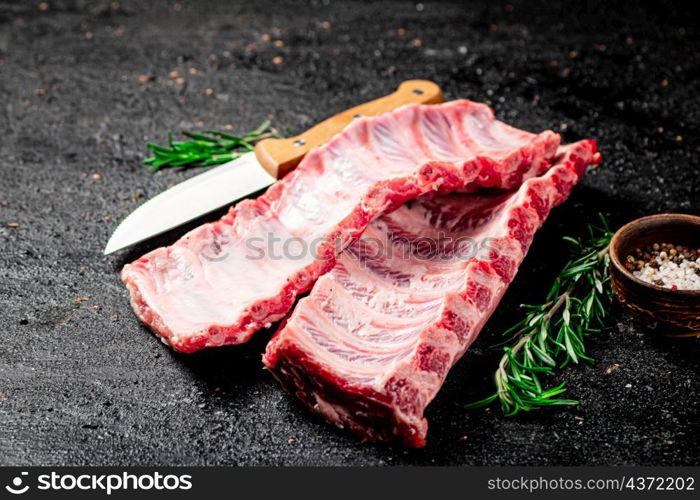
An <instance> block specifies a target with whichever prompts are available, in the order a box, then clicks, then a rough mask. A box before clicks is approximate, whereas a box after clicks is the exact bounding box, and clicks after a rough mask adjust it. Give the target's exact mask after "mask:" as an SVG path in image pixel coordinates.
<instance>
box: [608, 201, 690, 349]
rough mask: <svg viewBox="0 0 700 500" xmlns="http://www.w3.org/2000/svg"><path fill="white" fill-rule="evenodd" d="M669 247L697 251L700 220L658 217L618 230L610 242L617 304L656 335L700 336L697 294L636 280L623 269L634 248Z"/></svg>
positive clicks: (671, 215) (645, 218)
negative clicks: (683, 247)
mask: <svg viewBox="0 0 700 500" xmlns="http://www.w3.org/2000/svg"><path fill="white" fill-rule="evenodd" d="M653 243H670V244H673V245H687V246H689V247H690V248H700V217H696V216H694V215H684V214H659V215H651V216H649V217H642V218H641V219H637V220H634V221H632V222H630V223H629V224H626V225H625V226H623V227H621V228H620V229H619V230H618V231H617V232H616V233H615V235H614V236H613V238H612V241H611V242H610V277H611V281H612V287H613V290H614V292H615V295H616V296H617V299H618V301H619V302H620V304H621V305H622V306H623V308H625V309H626V310H627V311H629V312H630V313H632V315H633V316H635V317H636V318H637V319H638V320H639V321H640V322H641V323H642V324H643V325H644V326H646V327H647V328H649V329H650V330H653V331H655V332H657V333H661V334H666V335H677V336H700V290H671V289H669V288H664V287H661V286H658V285H653V284H651V283H647V282H645V281H642V280H641V279H639V278H637V277H635V276H634V275H633V274H632V273H631V272H629V271H628V270H627V269H625V267H624V262H625V259H626V257H627V256H628V255H629V254H631V253H632V252H633V251H634V250H635V249H637V248H643V247H644V246H646V245H648V244H653Z"/></svg>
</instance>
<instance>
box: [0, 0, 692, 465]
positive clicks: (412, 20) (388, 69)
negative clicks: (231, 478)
mask: <svg viewBox="0 0 700 500" xmlns="http://www.w3.org/2000/svg"><path fill="white" fill-rule="evenodd" d="M549 4H550V2H542V3H540V2H516V1H514V2H512V3H511V4H506V3H499V2H472V3H471V4H470V5H469V6H462V5H461V4H459V3H440V4H438V3H432V2H424V3H423V4H416V3H414V2H403V1H401V2H400V1H389V2H352V3H351V2H337V1H334V0H333V1H325V2H322V1H316V2H308V3H296V2H295V3H291V2H273V1H256V2H238V3H235V2H208V1H207V2H205V1H199V2H184V1H183V2H179V3H176V2H174V1H168V2H161V1H148V2H140V1H121V0H120V1H118V2H105V1H98V2H88V1H87V0H85V1H80V0H73V1H52V0H48V2H47V3H46V4H40V3H39V2H38V1H37V2H33V1H29V2H0V201H2V206H0V250H1V251H0V462H1V463H3V464H125V465H126V464H295V465H298V464H340V465H347V464H369V465H376V464H542V465H547V464H697V463H698V450H699V449H700V441H699V438H698V436H699V433H698V430H699V429H698V423H697V422H698V419H699V418H700V412H699V411H698V397H699V394H698V393H699V389H700V384H699V383H698V370H699V368H698V360H699V358H698V356H699V354H700V347H699V344H698V341H696V340H689V341H679V340H673V341H672V340H668V339H662V338H655V337H653V336H651V335H648V334H645V333H643V331H642V330H640V329H639V327H638V325H635V324H634V323H632V322H631V321H630V320H629V318H627V317H625V316H624V315H622V314H621V313H620V312H617V311H616V312H615V315H614V321H613V324H612V326H611V328H610V329H609V330H607V331H605V332H603V333H601V334H600V335H597V336H596V337H594V338H591V339H590V353H591V355H592V356H593V357H594V358H595V359H596V360H597V361H596V363H595V364H593V365H582V366H577V367H573V368H571V369H568V370H567V371H566V372H565V377H566V379H567V380H568V381H569V385H570V393H571V396H572V397H575V398H578V399H580V400H581V405H580V406H579V407H576V408H571V409H563V410H559V411H552V412H549V411H547V412H540V413H534V414H530V415H526V416H523V417H518V418H513V419H507V418H503V417H502V416H501V415H500V413H499V412H498V411H495V410H491V411H472V412H468V411H465V410H463V409H462V407H461V405H462V404H463V403H465V402H468V401H472V400H474V399H475V398H477V397H480V396H482V395H484V394H485V393H486V391H487V390H490V389H491V378H490V375H491V373H492V371H493V368H494V365H495V363H496V357H497V354H496V353H494V352H492V351H489V350H487V349H486V347H488V346H489V345H490V344H492V343H493V341H494V340H495V338H496V335H497V334H498V332H499V330H501V329H502V328H503V327H504V326H506V325H509V324H510V323H511V322H513V320H515V319H516V318H517V317H518V311H517V304H519V303H520V302H522V301H523V300H527V301H534V300H537V299H538V298H539V297H541V296H542V294H543V292H544V291H545V288H546V286H547V284H548V283H549V282H550V280H551V278H552V277H553V276H554V275H555V274H556V272H557V270H558V268H559V267H560V266H561V265H562V264H563V263H564V261H565V258H566V257H565V249H564V247H562V246H561V244H560V243H559V241H560V239H559V238H560V236H561V235H563V234H573V235H576V234H581V233H582V232H583V228H584V225H585V223H586V222H588V221H592V220H594V218H595V214H596V213H597V212H598V211H602V212H604V213H606V214H608V216H609V218H610V220H611V222H612V224H613V225H615V226H619V225H620V224H621V223H623V222H625V221H627V220H629V219H631V218H634V217H636V216H641V215H645V214H652V213H657V212H663V211H679V212H687V213H696V214H697V213H699V212H700V203H699V202H698V199H699V196H700V183H699V182H698V168H697V165H698V157H699V156H700V151H699V147H700V142H699V140H698V137H699V136H698V131H699V124H700V101H699V100H698V91H699V90H700V89H699V84H698V82H699V81H700V71H699V70H700V66H699V65H698V54H699V53H700V43H699V38H698V26H697V24H696V22H697V17H696V16H694V15H692V13H691V12H690V11H684V10H683V9H682V8H681V7H679V6H678V5H677V4H675V3H673V2H668V3H658V4H653V5H652V6H651V7H649V8H648V9H647V10H639V9H640V8H639V7H634V6H632V4H629V5H628V4H621V5H624V7H623V8H620V9H618V10H615V9H614V6H613V4H614V2H601V3H592V2H575V3H574V2H565V3H564V2H562V4H561V5H559V6H556V5H549ZM44 7H46V8H44ZM268 36H269V40H268ZM277 40H279V41H281V43H275V42H276V41H277ZM275 57H281V58H282V62H281V63H280V64H276V63H275V62H274V61H275V59H274V58H275ZM173 72H177V75H178V76H174V74H173ZM141 75H143V76H141ZM179 77H181V78H182V79H183V80H177V78H179ZM416 77H421V78H430V79H434V80H436V81H437V82H439V83H440V84H441V85H442V86H443V88H444V89H445V91H446V95H447V97H448V98H456V97H467V98H471V99H474V100H479V101H486V102H489V103H491V104H492V105H493V106H494V107H495V109H496V111H497V114H498V116H499V117H500V118H501V119H504V120H506V121H508V122H511V123H513V124H515V125H517V126H520V127H523V128H527V129H530V130H541V129H545V128H552V129H553V130H555V131H559V132H561V133H562V134H563V136H564V138H565V139H566V140H569V141H571V140H575V139H579V138H584V137H593V138H596V139H597V140H598V141H599V143H600V148H601V150H602V152H603V154H604V157H605V160H604V163H603V165H602V166H601V167H600V168H599V169H598V170H596V171H593V172H590V173H589V174H587V176H586V178H585V179H584V181H583V182H582V184H581V185H580V186H579V187H578V188H577V189H576V190H575V192H574V194H573V196H572V197H571V199H570V200H569V201H568V203H567V204H566V205H565V206H563V207H561V208H559V209H557V210H555V211H554V213H553V214H552V216H551V217H550V220H549V222H548V223H547V224H546V226H545V228H544V229H543V230H542V231H541V234H540V235H539V236H538V238H537V241H536V243H535V245H534V247H533V248H532V251H531V253H530V255H529V256H528V258H527V260H526V261H525V263H524V265H523V267H522V269H521V272H520V274H519V275H518V277H517V279H516V281H515V283H514V284H513V286H512V288H511V290H510V291H509V293H508V295H507V297H506V298H505V300H503V302H502V303H501V305H500V307H499V308H498V311H497V312H496V314H495V315H494V317H493V319H492V320H491V321H490V322H489V324H488V326H487V328H486V329H485V331H484V332H483V333H482V335H481V337H480V339H479V340H478V341H477V343H476V344H475V346H474V347H473V348H472V349H471V350H470V351H469V352H468V353H467V354H466V356H465V357H464V358H463V359H462V361H461V362H460V363H459V364H458V365H457V366H456V367H455V368H454V370H453V371H452V373H451V374H450V376H449V378H448V381H447V383H446V384H445V387H444V388H443V390H442V391H441V392H440V394H439V395H438V397H437V398H436V400H435V401H434V403H433V404H431V406H430V407H429V409H428V412H427V417H428V419H429V420H430V425H431V427H430V432H429V443H428V445H427V446H426V447H425V448H424V449H420V450H408V449H404V448H402V447H399V446H392V445H366V444H360V443H358V442H357V441H356V440H355V438H354V437H352V436H349V435H346V434H344V433H342V432H339V431H336V430H334V429H332V428H330V427H329V426H327V425H325V424H324V423H323V422H321V421H320V420H319V419H317V418H315V417H312V416H310V415H309V414H308V413H307V412H306V411H305V410H304V408H302V407H301V406H300V405H299V404H297V402H296V401H295V400H294V399H293V398H291V397H289V396H287V395H286V394H284V393H283V392H282V390H281V389H280V387H278V385H277V383H276V382H275V381H274V380H273V379H272V378H271V377H270V376H269V375H268V374H267V373H266V372H265V371H263V370H262V368H261V363H260V354H261V352H262V350H263V349H264V345H265V341H266V338H267V336H268V335H269V333H265V332H263V333H260V334H259V335H258V336H257V337H256V339H255V340H254V341H253V342H251V343H250V344H248V345H245V346H242V347H235V348H222V349H216V350H210V351H208V352H202V353H199V354H196V355H190V356H184V355H176V354H173V353H172V352H171V351H170V350H168V349H167V348H166V347H165V346H163V345H162V344H161V343H160V342H158V341H157V340H156V339H155V338H154V337H153V336H152V335H151V334H150V333H148V331H147V330H146V329H145V328H144V327H143V326H141V325H140V324H139V323H138V321H137V320H136V318H135V317H134V315H133V314H132V313H131V310H130V308H129V305H128V300H127V293H126V290H125V288H124V287H123V286H122V284H121V283H120V281H119V278H118V271H119V269H120V268H121V266H122V265H123V264H124V263H126V262H128V261H130V260H131V259H134V258H136V257H138V256H139V255H141V254H142V253H144V252H145V251H147V250H149V249H151V248H153V247H155V246H156V245H161V244H165V243H168V242H171V241H173V240H174V239H175V238H176V237H177V236H178V235H179V234H182V232H183V231H184V229H183V230H180V231H177V232H174V233H171V234H169V235H166V236H164V237H162V238H160V239H158V240H156V241H152V242H149V243H148V244H144V245H141V246H139V247H138V248H135V249H132V250H130V251H126V252H123V253H120V254H117V255H116V256H110V257H103V256H102V255H101V249H102V248H103V246H104V243H105V242H106V240H107V238H108V236H109V234H110V233H111V231H112V230H113V229H114V227H115V226H116V224H117V222H118V221H119V220H121V219H122V218H123V217H125V216H126V215H127V214H128V213H129V212H130V211H132V210H133V209H134V208H136V207H137V206H138V204H139V203H140V201H141V200H143V199H145V198H148V197H151V196H153V195H155V194H157V193H158V192H160V191H162V190H164V189H165V188H166V187H168V186H169V185H171V184H173V183H176V182H178V181H181V180H183V179H186V178H188V177H189V176H191V175H194V174H196V173H197V172H195V171H178V170H164V171H162V172H158V173H156V174H152V173H149V172H148V171H147V170H146V169H145V168H144V166H143V165H142V164H141V161H142V160H143V158H144V157H145V155H146V153H147V152H146V150H145V148H144V145H145V143H146V141H160V142H162V141H163V140H164V139H165V137H166V132H167V131H169V130H179V129H183V128H188V129H192V128H194V129H197V128H205V127H207V128H223V127H225V126H226V125H227V124H232V125H233V127H234V130H235V131H244V130H248V129H250V128H251V127H253V126H255V125H257V124H258V123H259V122H260V121H261V120H262V119H264V118H271V119H272V120H273V121H274V123H275V124H276V125H277V126H278V127H279V128H282V129H284V128H287V127H288V128H290V129H293V130H301V129H303V128H304V127H307V126H309V125H311V124H313V123H314V122H316V121H317V120H320V119H321V118H324V117H325V116H327V115H330V114H332V113H334V112H337V111H340V110H342V109H344V108H346V107H348V106H350V105H353V104H357V103H359V102H362V101H364V100H367V99H369V98H373V97H376V96H379V95H383V94H385V93H388V92H390V91H391V90H393V89H394V88H395V87H396V85H397V84H398V83H399V82H400V81H401V80H403V79H408V78H416ZM207 89H211V91H207ZM134 195H136V196H138V195H141V196H143V198H142V199H141V200H134V199H133V198H134ZM10 223H18V224H19V227H10ZM83 297H84V298H85V299H84V300H83V299H80V301H77V299H78V298H83ZM614 364H619V368H616V369H614V370H612V372H611V373H607V369H608V368H609V367H611V366H613V365H614Z"/></svg>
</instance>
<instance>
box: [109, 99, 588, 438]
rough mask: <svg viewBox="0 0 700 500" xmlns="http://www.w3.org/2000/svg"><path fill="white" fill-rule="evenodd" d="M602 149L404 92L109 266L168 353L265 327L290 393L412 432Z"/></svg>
mask: <svg viewBox="0 0 700 500" xmlns="http://www.w3.org/2000/svg"><path fill="white" fill-rule="evenodd" d="M599 161H600V154H599V153H598V152H597V148H596V143H595V141H593V140H583V141H580V142H576V143H573V144H569V145H564V146H562V145H560V137H559V135H557V134H555V133H554V132H551V131H544V132H541V133H538V134H533V133H530V132H526V131H523V130H520V129H517V128H514V127H511V126H509V125H507V124H505V123H503V122H501V121H498V120H496V118H495V117H494V113H493V111H492V110H491V109H490V108H489V107H488V106H486V105H484V104H479V103H475V102H471V101H468V100H457V101H451V102H448V103H445V104H436V105H408V106H404V107H402V108H399V109H397V110H396V111H393V112H391V113H387V114H383V115H380V116H377V117H374V118H361V119H358V120H355V121H354V122H353V123H352V124H350V125H349V126H348V127H346V128H345V130H344V131H343V132H342V133H340V134H338V135H337V136H335V137H334V138H332V139H331V140H330V141H329V142H327V143H326V144H324V145H323V146H321V147H319V148H317V149H315V150H313V151H311V152H310V153H309V154H308V155H307V156H306V157H305V158H304V160H303V161H302V163H301V164H300V165H299V167H298V168H297V169H296V170H294V171H293V172H292V173H291V174H289V175H287V176H286V177H285V178H284V179H282V180H280V181H278V182H277V183H276V184H274V185H273V186H271V187H270V188H269V189H268V190H267V191H266V192H265V193H264V194H263V195H261V196H260V197H258V198H257V199H248V200H244V201H241V202H239V203H238V204H236V205H235V206H233V207H232V208H231V209H230V210H229V211H228V213H227V214H226V215H225V216H223V217H222V218H221V219H220V220H218V221H216V222H212V223H209V224H204V225H203V226H201V227H198V228H197V229H194V230H193V231H191V232H189V233H188V234H186V235H185V236H183V237H182V238H181V239H180V240H179V241H177V242H176V243H174V244H173V245H171V246H169V247H164V248H158V249H156V250H154V251H152V252H150V253H148V254H146V255H144V256H143V257H141V258H140V259H138V260H136V261H134V262H133V263H131V264H128V265H126V266H125V267H124V270H123V271H122V280H123V281H124V283H125V284H126V286H127V287H128V289H129V291H130V293H131V303H132V306H133V309H134V311H135V312H136V314H137V315H138V317H139V318H140V319H141V320H142V321H143V322H144V323H145V324H146V325H148V327H150V329H151V330H152V331H153V332H154V333H155V334H156V335H158V336H159V337H160V338H161V339H162V341H163V342H165V343H166V344H168V345H170V346H171V347H172V348H173V349H175V350H177V351H180V352H185V353H191V352H194V351H198V350H200V349H203V348H211V347H216V346H222V345H229V344H240V343H243V342H246V341H247V340H248V339H250V338H251V336H253V335H254V334H255V333H256V332H258V331H259V330H265V331H263V332H261V333H259V335H269V329H270V328H271V327H272V326H273V325H275V326H276V330H275V333H274V334H273V335H272V337H271V339H270V341H269V343H268V344H267V348H266V350H265V353H264V355H263V363H264V366H265V367H266V368H267V369H268V370H269V372H270V373H271V374H272V375H273V376H274V377H275V378H276V379H277V380H278V381H279V382H280V383H281V384H282V386H283V387H284V388H285V389H286V390H287V391H288V392H289V393H290V394H293V395H294V396H296V397H297V398H299V399H300V400H301V401H302V402H303V404H304V405H306V406H307V407H308V408H309V409H310V410H311V411H313V412H315V413H317V414H319V415H321V416H322V417H323V418H325V419H326V420H327V421H329V422H331V423H333V424H335V425H336V426H338V427H340V428H344V429H348V430H350V431H352V432H354V433H356V434H358V435H359V436H361V437H362V438H363V439H364V440H368V441H388V440H391V441H397V440H398V441H401V442H403V443H404V444H405V445H407V446H414V447H420V446H423V445H425V442H426V441H425V439H426V433H427V428H428V424H427V421H426V419H425V417H424V411H425V408H426V406H427V405H428V404H429V403H430V401H431V400H432V399H433V398H434V397H435V395H436V393H437V392H438V390H439V389H440V387H441V386H442V384H443V382H444V380H445V377H446V376H447V373H448V372H449V370H450V368H451V367H452V366H453V365H454V364H455V363H456V362H457V361H458V360H459V358H460V357H461V356H462V355H463V354H464V352H465V351H466V350H467V348H468V347H469V345H470V344H471V343H472V342H473V341H474V339H475V338H476V336H477V335H478V334H479V331H480V330H481V329H482V327H483V326H484V323H485V322H486V321H487V320H488V318H489V316H490V315H491V313H492V312H493V310H494V309H495V307H496V305H497V304H498V302H499V301H500V299H501V297H502V296H503V294H504V292H505V290H506V288H507V287H508V285H509V284H510V282H511V281H512V280H513V278H514V277H515V274H516V272H517V270H518V267H519V266H520V264H521V262H522V261H523V258H524V257H525V255H526V253H527V251H528V248H529V246H530V244H531V242H532V239H533V237H534V234H535V232H536V231H537V230H538V229H539V228H540V227H541V225H542V224H543V222H544V221H545V219H546V218H547V216H548V215H549V212H550V210H551V209H552V208H553V207H555V206H556V205H558V204H560V203H562V202H563V201H564V200H566V198H567V197H568V196H569V194H570V192H571V189H572V188H573V187H574V185H575V184H576V183H577V182H578V181H579V180H580V178H581V176H582V175H583V173H584V172H585V170H586V168H587V167H588V166H589V165H594V164H597V163H598V162H599ZM270 242H277V243H279V245H278V246H279V248H276V249H275V248H272V245H271V244H270ZM306 292H308V294H306ZM302 294H306V295H304V296H302V298H299V296H300V295H302ZM278 322H279V323H278Z"/></svg>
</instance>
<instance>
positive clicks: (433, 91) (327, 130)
mask: <svg viewBox="0 0 700 500" xmlns="http://www.w3.org/2000/svg"><path fill="white" fill-rule="evenodd" d="M443 100H444V98H443V96H442V91H441V90H440V87H439V86H438V85H437V84H436V83H434V82H431V81H429V80H407V81H405V82H403V83H402V84H401V85H399V88H397V89H396V92H394V93H392V94H389V95H386V96H384V97H380V98H379V99H375V100H373V101H369V102H366V103H364V104H360V105H359V106H355V107H354V108H350V109H348V110H345V111H343V112H342V113H339V114H337V115H335V116H332V117H330V118H328V119H327V120H325V121H323V122H321V123H319V124H318V125H315V126H314V127H312V128H310V129H309V130H307V131H306V132H304V133H302V134H300V135H297V136H295V137H288V138H285V139H265V140H262V141H260V142H259V143H258V144H257V145H256V146H255V156H256V157H257V159H258V161H259V162H260V164H261V165H262V166H263V168H265V170H267V171H268V172H269V173H270V175H272V176H274V177H276V178H277V179H281V178H282V177H284V176H285V175H286V174H287V173H289V172H290V171H292V170H294V168H295V167H296V166H297V165H298V164H299V162H300V161H301V159H302V158H303V157H304V155H305V154H306V153H308V152H309V151H310V150H311V149H312V148H314V147H316V146H320V145H321V144H323V143H325V142H326V141H328V139H330V138H331V137H333V136H334V135H336V134H337V133H339V132H340V131H341V130H343V129H344V128H345V126H346V125H347V124H348V123H350V122H351V121H352V120H353V119H354V118H355V117H357V116H375V115H379V114H382V113H386V112H388V111H392V110H393V109H396V108H398V107H399V106H403V105H404V104H411V103H419V104H436V103H440V102H443Z"/></svg>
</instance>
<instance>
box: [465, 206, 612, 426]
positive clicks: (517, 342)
mask: <svg viewBox="0 0 700 500" xmlns="http://www.w3.org/2000/svg"><path fill="white" fill-rule="evenodd" d="M600 221H601V225H600V226H593V225H591V226H589V227H588V233H589V237H588V238H572V237H570V236H565V237H564V238H563V240H564V241H566V242H568V243H570V244H571V246H572V251H571V259H570V260H569V262H568V263H567V264H566V266H564V269H563V270H562V271H561V273H560V274H559V276H558V277H557V278H556V280H555V281H554V283H553V284H552V287H551V288H550V290H549V292H548V293H547V296H546V300H545V302H544V303H543V304H539V305H522V306H521V308H522V309H523V310H524V311H525V317H524V318H523V319H522V320H520V321H519V322H518V323H516V324H515V325H514V326H512V327H511V328H509V329H508V330H506V332H505V333H504V335H506V336H510V340H508V341H506V342H503V343H501V344H500V345H501V346H502V350H503V353H504V354H503V357H502V358H501V361H500V363H499V365H498V369H497V370H496V372H495V373H494V380H495V383H496V392H495V393H494V394H491V395H490V396H488V397H486V398H484V399H482V400H479V401H475V402H473V403H470V404H468V405H466V408H478V407H482V406H487V405H489V404H491V403H493V402H494V401H496V400H498V401H499V402H500V406H501V410H502V411H503V414H504V415H506V416H514V415H517V414H518V413H520V412H521V411H532V410H539V409H541V408H544V407H549V406H569V405H577V404H578V401H575V400H573V399H565V398H560V397H558V396H560V395H561V394H563V393H564V392H565V391H566V383H565V382H562V383H560V384H559V385H556V386H554V387H548V386H547V384H546V382H547V380H546V379H545V378H544V377H551V376H553V375H555V369H556V368H557V367H558V369H562V368H564V367H565V366H567V365H568V364H570V363H579V361H581V360H583V361H587V362H593V359H592V358H591V357H589V356H588V355H587V354H586V348H585V340H586V337H587V336H588V335H590V334H591V333H595V332H598V331H600V330H601V329H602V328H604V327H605V319H606V317H607V311H608V309H609V307H610V305H611V301H612V290H611V288H610V286H609V283H608V281H609V277H608V266H609V257H608V253H607V249H608V246H609V244H610V239H611V238H612V232H611V231H610V229H609V227H608V224H607V222H606V221H605V219H604V218H603V216H602V215H600Z"/></svg>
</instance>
